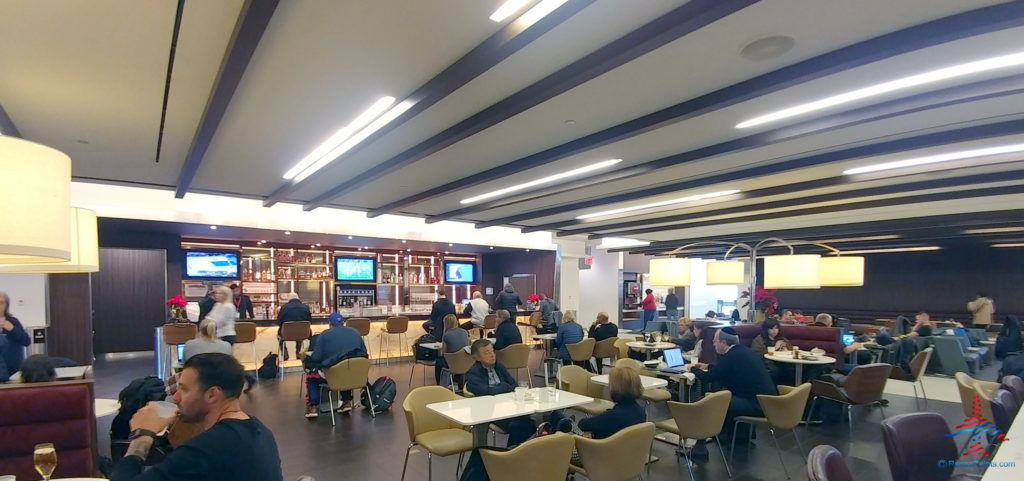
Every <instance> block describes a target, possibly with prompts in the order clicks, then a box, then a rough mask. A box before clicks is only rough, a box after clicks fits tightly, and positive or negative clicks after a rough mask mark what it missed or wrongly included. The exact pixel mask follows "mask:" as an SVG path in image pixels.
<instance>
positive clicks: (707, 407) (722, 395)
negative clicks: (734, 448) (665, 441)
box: [655, 390, 732, 481]
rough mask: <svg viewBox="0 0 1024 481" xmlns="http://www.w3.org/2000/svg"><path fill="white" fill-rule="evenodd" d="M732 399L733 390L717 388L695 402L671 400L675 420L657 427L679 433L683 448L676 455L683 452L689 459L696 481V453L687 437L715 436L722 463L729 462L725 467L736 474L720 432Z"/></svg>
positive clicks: (669, 404) (693, 478)
mask: <svg viewBox="0 0 1024 481" xmlns="http://www.w3.org/2000/svg"><path fill="white" fill-rule="evenodd" d="M730 401H732V392H730V391H725V390H723V391H716V392H713V393H708V395H706V396H704V398H702V399H701V400H700V401H697V402H694V403H681V402H675V401H669V402H668V410H669V412H671V413H672V419H666V420H664V421H658V422H657V423H655V426H657V427H658V429H661V430H663V431H668V432H670V433H672V434H675V435H677V436H679V446H680V449H679V450H677V451H676V457H677V458H678V456H679V455H680V454H682V455H683V457H684V459H685V460H686V469H687V470H689V471H690V479H691V480H693V481H696V479H697V478H696V476H695V475H694V473H693V461H692V455H691V454H692V453H691V451H692V450H693V448H686V447H685V446H686V442H685V441H686V440H687V439H695V440H698V441H702V440H705V439H708V438H715V444H716V445H717V446H718V452H719V454H721V455H722V462H724V463H725V470H726V472H727V473H729V477H730V478H731V477H732V468H731V467H729V459H728V458H726V457H725V449H723V448H722V442H721V441H720V440H719V439H718V433H720V432H722V428H723V427H724V425H725V416H726V414H728V412H729V402H730Z"/></svg>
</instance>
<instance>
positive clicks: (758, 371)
mask: <svg viewBox="0 0 1024 481" xmlns="http://www.w3.org/2000/svg"><path fill="white" fill-rule="evenodd" d="M714 346H715V352H717V353H718V361H717V362H716V363H715V365H714V366H711V367H710V369H709V368H708V365H707V364H703V363H697V364H696V369H694V370H693V374H694V375H695V376H697V378H698V379H700V380H701V382H703V383H705V384H706V383H709V382H717V383H718V384H719V385H720V386H722V388H723V389H726V390H728V391H730V392H732V400H731V401H729V412H728V414H727V415H726V418H725V425H724V426H723V427H722V433H721V434H720V435H719V439H720V440H721V441H722V442H729V441H728V439H730V438H731V437H732V429H733V420H734V419H735V418H736V417H737V416H763V413H762V412H761V404H760V403H758V401H757V395H758V394H771V395H777V394H778V390H777V389H776V388H775V383H774V382H772V377H771V375H770V374H768V368H767V367H765V365H764V362H763V361H762V360H761V357H760V356H758V355H757V353H755V352H754V351H752V350H751V349H750V348H749V347H747V346H744V345H742V344H740V337H739V336H738V335H737V334H736V331H735V330H733V328H731V327H723V328H721V329H719V330H718V332H716V333H715V340H714ZM746 427H747V428H749V426H746ZM747 438H748V437H747V435H746V433H745V432H744V433H743V434H737V440H736V441H737V442H738V443H742V442H744V441H746V440H747ZM695 449H697V447H695ZM705 449H706V448H705Z"/></svg>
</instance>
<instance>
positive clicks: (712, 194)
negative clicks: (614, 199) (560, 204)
mask: <svg viewBox="0 0 1024 481" xmlns="http://www.w3.org/2000/svg"><path fill="white" fill-rule="evenodd" d="M738 192H740V190H739V189H733V190H723V191H719V192H709V193H707V194H697V195H691V196H688V197H680V198H678V199H669V200H663V201H661V202H653V203H650V204H642V205H635V206H633V207H622V208H619V209H612V210H606V211H603V212H595V213H593V214H583V215H578V216H576V218H577V219H591V218H594V217H604V216H606V215H614V214H621V213H623V212H633V211H636V210H644V209H651V208H654V207H663V206H666V205H673V204H682V203H684V202H693V201H696V200H704V199H711V198H714V197H722V196H726V195H732V194H736V193H738Z"/></svg>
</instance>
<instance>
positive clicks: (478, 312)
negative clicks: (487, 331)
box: [460, 291, 491, 332]
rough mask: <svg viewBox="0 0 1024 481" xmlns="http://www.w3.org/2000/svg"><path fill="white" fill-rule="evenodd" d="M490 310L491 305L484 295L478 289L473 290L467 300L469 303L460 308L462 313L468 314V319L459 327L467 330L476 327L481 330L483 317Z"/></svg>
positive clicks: (484, 317) (485, 316)
mask: <svg viewBox="0 0 1024 481" xmlns="http://www.w3.org/2000/svg"><path fill="white" fill-rule="evenodd" d="M490 312H491V306H490V304H488V303H487V301H485V300H484V295H483V294H481V293H480V291H473V298H472V299H470V300H469V304H466V307H464V308H463V309H462V313H463V314H469V320H468V321H466V322H465V323H463V324H462V325H461V326H460V327H462V328H463V329H465V330H466V331H467V332H468V331H469V330H470V329H473V328H478V329H480V330H481V332H483V327H484V319H486V318H487V314H489V313H490Z"/></svg>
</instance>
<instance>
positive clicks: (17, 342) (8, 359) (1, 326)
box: [0, 291, 32, 382]
mask: <svg viewBox="0 0 1024 481" xmlns="http://www.w3.org/2000/svg"><path fill="white" fill-rule="evenodd" d="M31 342H32V339H31V338H30V337H29V335H28V332H26V331H25V328H24V327H22V325H21V321H19V320H18V318H16V317H14V316H12V315H11V296H8V295H7V293H6V292H3V291H0V382H7V379H8V378H9V377H10V375H11V374H14V373H16V372H18V371H19V370H20V369H21V361H23V360H24V359H25V348H26V347H28V345H29V344H30V343H31Z"/></svg>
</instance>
